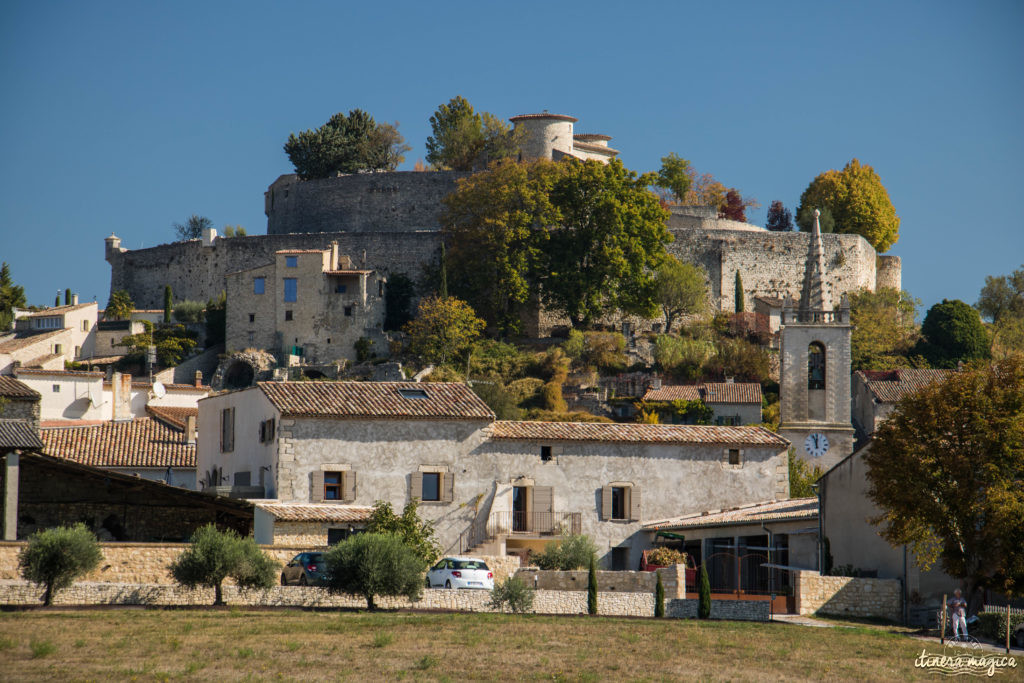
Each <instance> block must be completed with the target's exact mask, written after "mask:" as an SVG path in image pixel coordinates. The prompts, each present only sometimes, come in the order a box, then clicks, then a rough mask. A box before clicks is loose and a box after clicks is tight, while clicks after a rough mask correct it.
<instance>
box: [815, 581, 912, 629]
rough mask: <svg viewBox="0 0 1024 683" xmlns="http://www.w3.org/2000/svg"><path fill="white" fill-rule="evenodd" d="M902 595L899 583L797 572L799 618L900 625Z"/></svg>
mask: <svg viewBox="0 0 1024 683" xmlns="http://www.w3.org/2000/svg"><path fill="white" fill-rule="evenodd" d="M901 600H902V595H901V591H900V582H899V580H898V579H861V578H854V577H850V576H821V575H819V574H818V573H817V572H813V571H800V572H796V609H797V613H798V614H813V613H815V612H817V613H819V614H828V615H833V616H840V617H875V618H882V619H889V620H890V621H899V620H900V618H901V612H902V610H901V607H902V602H901Z"/></svg>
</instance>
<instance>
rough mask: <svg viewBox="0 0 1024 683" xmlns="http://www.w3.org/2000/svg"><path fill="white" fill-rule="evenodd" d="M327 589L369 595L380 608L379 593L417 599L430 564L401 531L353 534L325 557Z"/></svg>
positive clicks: (371, 605)
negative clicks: (407, 543) (406, 541)
mask: <svg viewBox="0 0 1024 683" xmlns="http://www.w3.org/2000/svg"><path fill="white" fill-rule="evenodd" d="M324 561H325V564H326V565H327V576H326V581H327V590H329V591H331V592H332V593H350V594H353V595H361V596H363V597H364V598H366V607H367V609H371V610H373V609H376V608H377V605H376V603H375V602H374V598H375V597H376V596H378V595H396V596H397V595H404V596H405V597H407V598H409V599H410V600H417V599H419V597H420V594H421V591H422V589H423V572H424V571H426V569H427V563H426V562H425V561H424V560H423V558H422V557H421V556H420V555H418V554H417V553H416V551H415V550H413V549H412V548H410V547H409V546H408V545H406V544H405V543H403V542H402V538H401V537H400V536H399V535H397V534H378V533H363V534H356V535H355V536H350V537H349V538H347V539H346V540H344V541H342V542H341V543H338V544H337V545H335V546H334V547H333V548H331V549H330V550H329V551H328V552H327V555H326V556H325V557H324Z"/></svg>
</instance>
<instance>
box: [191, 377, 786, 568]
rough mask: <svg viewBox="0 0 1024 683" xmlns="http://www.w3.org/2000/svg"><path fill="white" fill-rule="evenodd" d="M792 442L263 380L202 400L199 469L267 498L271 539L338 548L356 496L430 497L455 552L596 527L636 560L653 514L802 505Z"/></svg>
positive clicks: (433, 386) (438, 396) (262, 527)
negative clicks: (500, 416)
mask: <svg viewBox="0 0 1024 683" xmlns="http://www.w3.org/2000/svg"><path fill="white" fill-rule="evenodd" d="M788 446H789V443H788V442H787V441H786V440H784V439H782V438H780V437H778V436H777V435H775V434H773V433H771V432H769V431H767V430H765V429H763V428H761V427H714V426H691V425H636V424H584V423H544V422H512V421H496V420H495V419H494V414H493V413H492V412H491V410H490V409H489V408H488V407H487V405H486V404H484V403H483V401H481V400H480V399H479V398H478V397H477V396H476V395H475V394H474V393H473V392H472V391H471V390H470V389H469V387H467V386H465V385H463V384H447V383H413V382H378V383H359V382H260V383H259V384H257V385H256V386H254V387H251V388H249V389H245V390H242V391H236V392H231V393H225V394H220V395H216V396H210V397H208V398H205V399H202V400H201V401H199V442H198V448H197V473H198V476H199V480H200V484H201V485H203V486H205V487H215V486H216V487H227V486H228V485H230V486H231V487H232V488H234V487H238V490H239V492H240V493H241V495H244V496H245V497H250V498H252V497H255V496H256V495H259V496H265V499H264V500H257V501H254V502H255V503H256V505H257V508H258V513H257V515H256V517H255V522H254V534H255V536H256V539H257V540H258V541H259V542H261V543H272V542H274V541H275V538H276V535H277V531H276V526H275V525H278V524H280V523H282V522H287V525H281V526H282V531H285V529H284V526H287V535H288V536H289V537H294V536H295V535H296V534H298V533H299V532H298V531H297V530H296V528H295V525H296V524H297V523H301V522H302V521H303V520H309V523H310V525H312V528H315V529H316V530H317V531H316V533H317V534H319V537H318V538H317V539H316V540H317V544H319V545H323V544H325V543H327V542H328V541H334V540H338V539H340V538H343V537H344V536H345V535H347V532H348V531H349V529H350V528H352V527H353V526H354V525H353V523H351V522H348V523H347V522H345V521H344V519H343V512H344V506H353V507H354V508H359V509H353V510H352V514H353V517H352V519H353V520H355V519H358V518H359V516H360V515H362V516H363V518H364V517H365V509H366V508H367V507H368V506H371V505H373V503H374V502H375V501H378V500H384V501H388V502H390V503H391V504H392V505H393V506H394V507H395V508H396V509H401V508H402V507H403V506H404V505H405V504H406V503H407V502H408V501H409V500H411V499H413V498H416V499H419V500H420V501H421V507H420V513H421V515H422V516H423V517H425V518H426V519H429V520H431V521H432V522H433V523H434V524H435V527H436V530H437V537H438V540H439V541H440V543H441V546H442V548H443V549H444V550H445V551H446V552H479V550H480V549H481V548H483V547H485V546H486V547H487V549H488V550H489V552H490V553H491V554H501V555H504V554H506V553H514V554H522V553H526V552H527V551H529V550H538V549H540V548H541V547H543V546H544V545H545V544H546V543H547V542H548V541H550V540H552V539H555V538H558V537H560V536H561V535H563V534H564V533H567V532H573V533H585V534H587V535H588V536H590V537H591V538H592V539H593V540H594V541H595V542H596V543H597V545H598V548H599V550H600V554H601V559H602V564H603V565H604V566H606V567H611V568H615V569H632V568H636V567H637V566H638V565H639V563H640V558H641V554H642V551H643V550H644V549H645V548H647V547H649V546H650V542H649V538H650V536H651V534H650V533H649V532H646V531H644V530H643V526H644V524H645V522H647V521H648V520H654V519H664V518H667V517H670V516H677V515H681V514H686V513H698V512H700V511H702V510H708V509H713V508H724V507H731V506H736V505H742V504H747V503H751V502H760V501H771V500H784V499H786V498H787V497H788V487H789V484H788V476H787V472H788V470H787V463H786V453H787V449H788ZM219 490H224V489H223V488H222V489H219ZM317 506H322V507H323V508H324V513H325V514H324V515H319V516H316V515H311V514H310V510H311V509H312V510H313V511H315V510H316V509H317ZM259 510H262V512H259ZM326 513H330V515H327V514H326ZM330 519H337V520H338V521H337V522H336V523H333V524H332V523H331V522H330ZM325 532H326V533H325ZM307 538H308V540H310V541H312V540H313V538H310V537H308V536H307Z"/></svg>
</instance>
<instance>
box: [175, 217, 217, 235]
mask: <svg viewBox="0 0 1024 683" xmlns="http://www.w3.org/2000/svg"><path fill="white" fill-rule="evenodd" d="M173 227H174V234H175V235H177V237H178V241H180V242H184V241H186V240H197V239H200V238H201V237H202V236H203V231H204V230H206V229H208V228H212V227H213V221H211V220H210V219H209V218H207V217H206V216H200V215H198V214H192V215H191V216H189V217H188V218H187V219H185V222H184V223H175V224H174V226H173Z"/></svg>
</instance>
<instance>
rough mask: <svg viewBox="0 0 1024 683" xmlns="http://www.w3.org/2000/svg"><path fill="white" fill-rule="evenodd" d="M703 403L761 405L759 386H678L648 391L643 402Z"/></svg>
mask: <svg viewBox="0 0 1024 683" xmlns="http://www.w3.org/2000/svg"><path fill="white" fill-rule="evenodd" d="M698 398H699V399H701V400H702V401H704V402H705V403H757V404H760V403H761V385H760V384H758V383H757V382H706V383H704V384H679V385H673V386H663V387H662V388H661V389H648V390H647V393H646V394H644V400H645V401H695V400H697V399H698Z"/></svg>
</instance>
